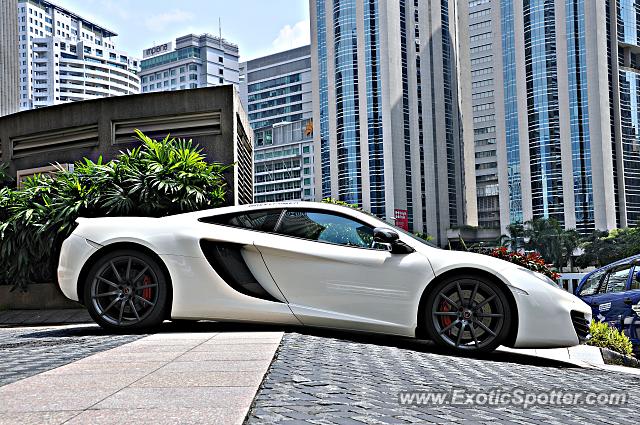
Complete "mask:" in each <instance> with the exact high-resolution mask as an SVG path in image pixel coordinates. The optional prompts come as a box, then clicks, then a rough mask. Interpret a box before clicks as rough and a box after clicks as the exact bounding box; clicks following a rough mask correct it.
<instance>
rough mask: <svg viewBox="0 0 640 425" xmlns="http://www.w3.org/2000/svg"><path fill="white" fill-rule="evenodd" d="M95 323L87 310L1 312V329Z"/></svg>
mask: <svg viewBox="0 0 640 425" xmlns="http://www.w3.org/2000/svg"><path fill="white" fill-rule="evenodd" d="M75 323H93V320H91V316H89V313H88V312H87V310H85V309H66V310H7V311H0V327H7V326H15V325H22V326H25V325H61V324H75Z"/></svg>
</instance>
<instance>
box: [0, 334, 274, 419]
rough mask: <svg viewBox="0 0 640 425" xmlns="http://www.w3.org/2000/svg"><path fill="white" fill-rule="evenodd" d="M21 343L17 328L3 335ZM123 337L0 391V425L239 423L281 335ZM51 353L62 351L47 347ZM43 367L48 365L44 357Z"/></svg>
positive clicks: (244, 415)
mask: <svg viewBox="0 0 640 425" xmlns="http://www.w3.org/2000/svg"><path fill="white" fill-rule="evenodd" d="M89 328H90V329H91V327H89ZM80 329H82V328H80ZM80 329H77V328H76V329H74V330H73V332H76V336H79V337H80V338H82V337H84V336H85V335H84V334H83V333H82V332H87V330H86V329H85V330H84V331H80ZM64 331H65V332H72V330H70V329H65V330H64ZM93 331H94V332H95V329H93ZM52 332H54V331H52V330H50V329H45V330H40V331H39V332H36V333H35V335H34V334H33V333H32V334H27V335H26V336H27V337H29V338H34V337H36V336H37V335H44V336H51V335H52ZM78 332H80V335H78V334H77V333H78ZM21 337H25V334H24V330H18V329H16V330H14V333H13V334H12V335H10V336H7V338H21ZM129 337H130V338H133V341H132V342H130V343H127V344H124V345H123V340H121V339H119V337H116V336H114V335H111V338H113V344H116V341H118V342H119V344H117V345H118V346H117V347H116V348H112V349H107V350H104V349H103V350H102V351H100V352H98V353H96V354H93V355H90V356H86V357H84V358H82V359H80V360H76V361H74V362H72V363H68V364H66V365H64V366H61V367H57V368H51V367H49V368H48V370H47V371H42V370H40V372H41V373H38V374H36V375H33V376H30V377H27V378H24V379H21V380H19V381H16V382H13V383H10V384H7V385H4V386H2V387H0V424H23V425H26V424H31V423H33V424H40V423H55V424H62V423H66V424H121V423H129V422H131V423H148V424H174V423H181V424H203V423H216V424H241V423H242V422H243V421H244V419H245V417H246V415H247V413H248V410H249V408H250V406H251V403H252V401H253V399H254V397H255V395H256V391H257V389H258V387H259V385H260V383H261V382H262V378H263V376H264V374H265V373H266V371H267V369H268V367H269V365H270V364H271V361H272V359H273V356H274V353H275V352H276V350H277V348H278V346H279V344H280V340H281V338H282V332H267V331H265V332H249V331H247V332H233V331H228V332H215V331H213V332H205V331H199V332H177V333H176V332H162V333H158V334H153V335H150V336H146V337H141V336H129ZM59 347H66V346H65V344H57V345H56V344H54V345H53V346H50V347H49V348H50V350H51V351H57V349H58V348H59ZM26 360H28V359H26ZM46 360H50V359H48V358H46V356H45V357H44V358H43V361H44V362H46ZM55 364H56V363H55V362H53V363H51V362H50V363H49V366H51V365H55ZM54 367H55V366H54ZM2 369H4V366H3V367H2Z"/></svg>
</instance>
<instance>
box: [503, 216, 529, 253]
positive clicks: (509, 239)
mask: <svg viewBox="0 0 640 425" xmlns="http://www.w3.org/2000/svg"><path fill="white" fill-rule="evenodd" d="M497 244H498V246H504V247H506V248H508V249H509V250H510V251H518V250H520V249H521V248H522V247H523V245H524V225H523V224H522V223H520V222H513V223H511V224H509V225H508V226H507V234H504V235H500V237H499V238H498V240H497Z"/></svg>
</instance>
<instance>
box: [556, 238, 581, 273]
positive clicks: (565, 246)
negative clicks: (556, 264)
mask: <svg viewBox="0 0 640 425" xmlns="http://www.w3.org/2000/svg"><path fill="white" fill-rule="evenodd" d="M560 241H561V245H562V256H563V258H562V262H563V264H565V265H569V267H570V270H571V271H572V272H573V253H574V251H575V250H576V249H578V248H579V247H580V245H581V243H582V236H581V235H580V233H578V231H577V230H576V229H569V230H564V231H562V233H561V235H560Z"/></svg>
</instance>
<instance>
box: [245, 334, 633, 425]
mask: <svg viewBox="0 0 640 425" xmlns="http://www.w3.org/2000/svg"><path fill="white" fill-rule="evenodd" d="M455 387H457V388H463V389H469V390H472V391H482V390H487V389H497V388H499V389H502V390H508V389H513V388H516V387H517V388H522V389H524V390H526V391H533V392H536V391H537V392H539V391H548V390H552V389H562V390H564V391H584V390H590V391H625V392H627V393H628V394H629V395H630V397H631V400H630V402H629V404H627V405H624V406H601V407H590V406H589V407H588V406H581V407H549V406H547V407H535V408H529V409H523V408H521V407H516V406H509V407H492V406H476V407H474V408H460V407H457V406H456V407H454V406H448V405H430V406H419V405H401V404H400V403H399V392H400V391H447V390H450V389H451V388H455ZM639 389H640V377H638V376H635V375H628V374H621V373H615V372H608V371H603V370H600V369H583V368H577V367H567V365H566V364H564V363H560V362H554V361H553V360H549V359H536V358H533V357H530V356H523V355H518V354H514V353H504V352H503V353H490V354H485V355H480V356H475V357H460V356H452V355H449V354H448V353H446V352H443V351H441V350H439V349H437V348H435V347H434V346H433V345H431V344H430V343H423V342H415V341H409V340H404V339H399V338H384V337H369V336H357V335H353V334H345V333H337V332H320V331H318V332H309V333H288V334H286V335H285V336H284V338H283V341H282V344H281V347H280V350H279V351H278V354H277V357H276V359H275V360H274V362H273V364H272V365H271V368H270V369H269V372H268V374H267V376H266V377H265V380H264V382H263V385H262V386H261V388H260V391H259V392H258V395H257V397H256V400H255V402H254V406H253V409H252V410H251V412H250V415H249V418H248V420H247V423H248V424H263V423H287V424H295V423H314V424H323V425H331V424H353V425H356V424H359V425H362V424H388V423H391V424H408V423H441V424H450V423H460V424H477V423H483V424H491V425H497V424H508V423H519V424H543V423H544V424H546V423H556V424H565V423H567V424H584V423H616V424H637V423H638V422H639V420H640V413H639V411H638V402H640V395H639V394H638V390H639Z"/></svg>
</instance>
